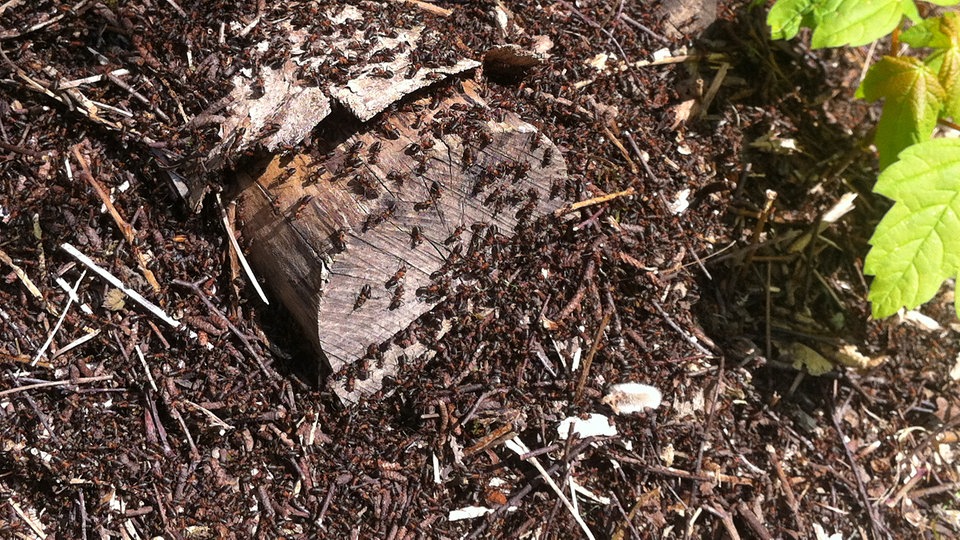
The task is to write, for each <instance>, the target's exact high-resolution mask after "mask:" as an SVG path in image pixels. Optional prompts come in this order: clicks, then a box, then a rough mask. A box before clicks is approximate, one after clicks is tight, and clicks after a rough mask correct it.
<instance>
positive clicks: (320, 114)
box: [178, 4, 480, 211]
mask: <svg viewBox="0 0 960 540" xmlns="http://www.w3.org/2000/svg"><path fill="white" fill-rule="evenodd" d="M372 9H373V8H372V4H370V5H364V6H352V5H348V6H343V7H342V8H340V9H338V10H334V11H332V12H330V13H329V14H328V18H329V22H330V23H332V24H334V25H337V26H338V27H339V28H355V29H354V30H352V31H351V30H341V31H339V32H334V33H330V34H329V35H326V34H323V33H322V32H321V30H320V29H318V28H299V29H298V28H294V27H293V26H291V25H290V23H288V22H281V23H279V28H277V29H275V30H274V32H276V33H278V34H280V35H284V36H286V41H282V42H280V43H270V44H267V43H264V44H263V45H264V46H265V47H268V48H270V47H272V48H275V49H277V52H276V53H274V54H280V53H281V52H285V53H286V54H287V55H288V56H289V58H288V59H287V60H285V61H284V62H283V63H282V65H281V66H280V67H278V68H272V67H267V66H264V67H262V68H261V69H260V70H259V71H258V73H253V72H252V71H241V73H240V74H239V75H237V76H235V77H234V79H233V85H234V88H233V90H232V91H231V93H230V94H229V95H228V96H227V97H225V98H224V99H222V100H221V101H220V102H219V103H218V104H217V105H215V106H214V107H212V108H211V109H210V110H208V111H207V112H205V113H204V114H201V115H200V116H198V117H197V118H196V119H194V121H193V122H192V123H194V124H198V125H202V124H209V123H213V124H217V125H219V127H220V130H221V132H222V134H221V142H220V143H219V144H218V145H216V146H215V147H214V148H213V149H212V150H211V151H210V152H209V153H207V155H206V156H204V158H203V159H200V160H198V161H196V162H194V163H192V164H191V166H190V167H189V169H188V171H187V177H188V181H187V182H186V184H187V186H186V187H185V188H183V189H180V188H178V191H179V192H180V193H181V195H185V198H186V200H187V203H188V204H189V206H190V207H191V208H193V209H194V210H195V211H197V210H199V209H200V205H201V203H202V201H203V197H204V196H205V195H206V193H207V190H208V188H207V184H206V178H207V176H208V174H209V173H210V172H213V171H219V170H221V169H224V168H227V167H229V166H230V164H231V163H232V162H233V161H234V160H235V159H236V157H237V156H239V155H241V154H243V153H244V152H247V151H249V150H251V149H257V148H263V149H266V150H267V151H270V152H274V151H276V150H278V149H280V148H288V147H291V146H295V145H297V144H299V143H300V142H301V141H303V140H304V139H305V138H306V137H307V136H308V135H309V134H310V131H311V130H312V129H313V128H314V127H316V126H317V125H318V124H319V123H320V122H321V121H323V119H324V118H326V117H327V115H329V114H330V110H331V101H337V102H339V103H340V104H341V105H343V106H344V107H345V108H346V109H347V110H349V111H350V112H351V113H352V114H353V115H354V116H356V117H357V118H358V119H359V120H360V121H362V122H366V121H368V120H370V119H372V118H373V117H374V116H376V115H377V114H379V113H380V112H382V111H383V110H384V109H386V108H387V107H388V106H390V105H391V104H393V103H395V102H396V101H398V100H400V99H402V98H403V97H404V96H406V95H408V94H410V93H412V92H414V91H416V90H419V89H421V88H424V87H426V86H429V85H431V84H434V83H435V82H437V81H439V80H442V79H444V78H446V77H449V76H450V75H455V74H458V73H462V72H464V71H467V70H470V69H473V68H475V67H478V66H479V65H480V63H479V62H477V61H475V60H471V59H467V58H463V57H462V56H461V55H459V54H456V52H455V51H450V50H441V46H440V45H439V43H440V40H439V39H438V34H437V31H436V30H431V29H427V28H425V27H423V26H413V27H411V28H393V29H391V32H392V34H391V35H381V34H374V35H372V36H367V35H366V34H365V32H366V26H367V25H366V24H360V23H362V22H363V21H368V20H371V19H372V18H375V14H374V13H373V12H372V11H371V10H372ZM351 24H353V26H351ZM321 28H322V26H321ZM435 58H440V59H441V60H440V61H432V59H435ZM421 59H431V62H421Z"/></svg>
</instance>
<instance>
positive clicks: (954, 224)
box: [863, 139, 960, 318]
mask: <svg viewBox="0 0 960 540" xmlns="http://www.w3.org/2000/svg"><path fill="white" fill-rule="evenodd" d="M874 191H876V192H877V193H880V194H881V195H884V196H886V197H888V198H890V199H893V200H894V201H895V203H894V205H893V207H892V208H891V209H890V211H889V212H887V214H886V215H885V216H884V217H883V219H882V220H881V221H880V224H879V225H877V229H876V231H874V233H873V237H872V238H871V239H870V245H871V246H872V247H871V249H870V253H869V254H867V258H866V260H865V261H864V266H863V271H864V273H865V274H868V275H872V276H874V280H873V283H871V285H870V294H869V296H868V298H869V300H870V302H871V304H872V306H871V308H872V311H873V316H874V317H876V318H883V317H888V316H890V315H892V314H894V313H896V312H897V310H899V309H900V308H902V307H905V308H907V309H913V308H915V307H917V306H919V305H920V304H922V303H924V302H926V301H927V300H929V299H931V298H933V295H934V294H936V292H937V289H939V287H940V284H941V283H943V281H944V280H946V279H949V278H951V277H956V275H957V271H958V269H960V140H957V139H935V140H931V141H926V142H922V143H920V144H917V145H915V146H911V147H910V148H907V149H906V150H904V151H903V153H901V154H900V160H899V161H897V162H896V163H894V164H893V165H891V166H890V167H889V168H887V170H885V171H884V172H883V173H881V174H880V178H879V180H878V181H877V185H876V187H875V188H874Z"/></svg>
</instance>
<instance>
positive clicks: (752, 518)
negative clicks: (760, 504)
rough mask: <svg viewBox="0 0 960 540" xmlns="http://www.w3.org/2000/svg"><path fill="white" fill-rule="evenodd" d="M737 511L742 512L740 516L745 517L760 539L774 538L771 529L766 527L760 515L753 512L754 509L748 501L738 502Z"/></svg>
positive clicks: (771, 539) (744, 519) (769, 539)
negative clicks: (748, 504)
mask: <svg viewBox="0 0 960 540" xmlns="http://www.w3.org/2000/svg"><path fill="white" fill-rule="evenodd" d="M737 513H738V514H740V517H742V518H743V521H744V522H745V523H746V524H747V526H748V527H750V530H751V531H753V534H755V535H757V538H759V539H760V540H773V536H771V535H770V531H768V530H767V528H766V527H764V525H763V522H762V521H760V517H759V516H757V515H756V514H754V513H753V510H751V509H750V507H749V506H747V503H745V502H743V501H740V502H739V503H738V504H737Z"/></svg>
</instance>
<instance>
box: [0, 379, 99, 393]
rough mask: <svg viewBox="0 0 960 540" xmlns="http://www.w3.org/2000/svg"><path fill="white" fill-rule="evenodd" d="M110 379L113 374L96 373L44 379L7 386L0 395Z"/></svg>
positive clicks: (0, 391)
mask: <svg viewBox="0 0 960 540" xmlns="http://www.w3.org/2000/svg"><path fill="white" fill-rule="evenodd" d="M112 379H113V375H97V376H96V377H80V378H78V379H73V380H70V379H67V380H62V381H44V382H39V383H34V384H26V385H23V386H17V387H15V388H9V389H7V390H0V397H3V396H9V395H11V394H16V393H17V392H26V391H27V390H36V389H38V388H51V387H54V386H68V385H79V384H88V383H95V382H100V381H109V380H112Z"/></svg>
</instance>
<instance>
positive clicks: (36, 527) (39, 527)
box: [10, 499, 47, 538]
mask: <svg viewBox="0 0 960 540" xmlns="http://www.w3.org/2000/svg"><path fill="white" fill-rule="evenodd" d="M10 507H11V508H13V511H14V512H16V513H17V515H18V516H20V519H22V520H23V521H24V523H26V524H27V525H29V526H30V528H31V529H32V530H33V533H34V534H36V535H37V538H46V537H47V531H45V530H43V524H41V523H40V522H38V521H36V520H34V519H33V518H31V517H30V516H29V515H28V514H27V513H26V512H24V511H23V509H21V508H20V505H19V504H17V502H16V501H14V500H13V499H10Z"/></svg>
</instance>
